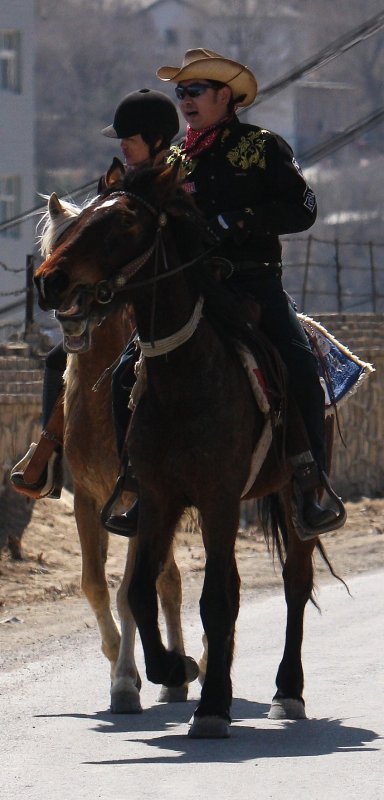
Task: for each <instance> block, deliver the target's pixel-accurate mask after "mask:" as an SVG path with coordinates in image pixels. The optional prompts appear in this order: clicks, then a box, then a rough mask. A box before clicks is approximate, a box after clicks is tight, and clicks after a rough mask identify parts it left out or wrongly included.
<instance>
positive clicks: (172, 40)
mask: <svg viewBox="0 0 384 800" xmlns="http://www.w3.org/2000/svg"><path fill="white" fill-rule="evenodd" d="M164 40H165V44H168V45H172V44H177V43H178V41H179V34H178V32H177V30H176V29H175V28H165V31H164Z"/></svg>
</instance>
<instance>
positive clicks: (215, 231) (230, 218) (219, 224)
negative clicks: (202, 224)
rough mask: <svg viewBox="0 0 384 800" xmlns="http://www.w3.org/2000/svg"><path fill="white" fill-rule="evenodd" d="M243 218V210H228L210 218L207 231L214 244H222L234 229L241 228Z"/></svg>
mask: <svg viewBox="0 0 384 800" xmlns="http://www.w3.org/2000/svg"><path fill="white" fill-rule="evenodd" d="M243 218H244V212H242V211H226V212H223V213H222V214H218V216H217V217H213V219H211V220H209V222H208V223H207V226H206V232H207V234H208V238H209V239H210V240H211V241H212V244H220V243H221V242H223V241H224V240H225V239H228V237H229V236H231V235H232V234H233V233H234V231H237V230H239V227H241V222H242V221H243Z"/></svg>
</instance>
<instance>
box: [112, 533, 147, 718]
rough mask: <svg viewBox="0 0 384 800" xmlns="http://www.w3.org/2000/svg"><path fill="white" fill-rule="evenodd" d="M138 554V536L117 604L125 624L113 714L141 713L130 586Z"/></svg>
mask: <svg viewBox="0 0 384 800" xmlns="http://www.w3.org/2000/svg"><path fill="white" fill-rule="evenodd" d="M136 552H137V539H136V537H135V538H133V539H130V541H129V546H128V555H127V561H126V565H125V570H124V575H123V579H122V582H121V584H120V586H119V589H118V592H117V596H116V603H117V610H118V612H119V618H120V624H121V642H120V650H119V657H118V659H117V664H116V670H115V674H114V676H113V679H112V683H111V711H112V713H114V714H137V713H139V712H140V711H142V708H141V703H140V688H141V679H140V675H139V673H138V671H137V667H136V662H135V635H136V623H135V620H134V617H133V614H132V611H131V609H130V606H129V603H128V587H129V584H130V581H131V578H132V572H133V567H134V564H135V559H136Z"/></svg>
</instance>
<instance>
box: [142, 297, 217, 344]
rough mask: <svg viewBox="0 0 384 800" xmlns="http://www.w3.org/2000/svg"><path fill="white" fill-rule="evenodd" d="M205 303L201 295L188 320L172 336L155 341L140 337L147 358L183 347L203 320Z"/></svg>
mask: <svg viewBox="0 0 384 800" xmlns="http://www.w3.org/2000/svg"><path fill="white" fill-rule="evenodd" d="M203 304H204V298H203V297H202V296H201V295H200V297H199V299H198V301H197V303H196V305H195V308H194V311H193V314H192V316H191V317H190V318H189V320H188V322H187V323H186V324H185V325H184V326H183V327H182V328H180V329H179V330H178V331H176V333H173V334H172V335H171V336H166V337H165V338H164V339H157V340H155V341H154V342H143V341H142V340H141V339H139V340H138V343H139V345H140V349H141V352H142V353H143V355H144V356H145V358H153V357H154V356H165V355H166V354H167V353H171V352H172V350H176V348H177V347H181V345H182V344H185V342H187V341H188V339H190V338H191V336H193V334H194V333H195V330H196V328H197V326H198V324H199V322H200V320H201V317H202V314H203Z"/></svg>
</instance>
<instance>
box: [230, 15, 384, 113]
mask: <svg viewBox="0 0 384 800" xmlns="http://www.w3.org/2000/svg"><path fill="white" fill-rule="evenodd" d="M383 27H384V11H381V12H380V13H379V14H376V16H374V17H370V19H368V20H366V22H364V24H363V25H360V26H359V27H358V28H354V29H353V30H351V31H349V32H348V33H346V34H344V35H343V36H340V37H339V38H338V39H335V40H334V41H333V42H331V43H330V44H328V45H327V46H326V47H324V48H323V49H322V50H319V51H318V53H316V54H315V55H313V56H312V57H311V58H309V59H307V60H306V61H303V63H302V64H299V65H298V66H297V67H294V68H293V69H292V70H290V71H289V72H287V73H286V74H285V75H283V76H282V77H281V78H278V80H276V81H275V82H274V83H270V84H269V85H268V86H266V87H265V89H261V90H260V91H259V92H258V95H257V98H256V100H255V102H254V103H252V105H250V106H247V108H246V109H244V111H248V110H249V109H250V108H252V107H253V106H254V105H258V104H259V103H261V102H263V100H265V99H266V98H267V97H271V96H272V95H274V94H277V92H281V90H282V89H285V88H286V87H287V86H289V85H290V84H291V83H294V82H295V81H297V80H298V79H299V78H302V77H303V75H306V74H307V73H308V72H310V71H311V70H313V69H314V68H315V67H316V68H317V69H318V68H319V67H323V66H324V65H325V64H328V63H329V62H330V61H333V59H335V58H338V57H339V56H340V55H343V54H344V53H346V52H347V51H348V50H350V48H351V47H354V46H355V45H356V44H359V43H360V42H362V41H364V40H365V39H369V37H370V36H373V34H375V33H377V32H378V31H380V30H381V29H382V28H383ZM239 113H240V112H239Z"/></svg>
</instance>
